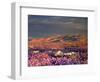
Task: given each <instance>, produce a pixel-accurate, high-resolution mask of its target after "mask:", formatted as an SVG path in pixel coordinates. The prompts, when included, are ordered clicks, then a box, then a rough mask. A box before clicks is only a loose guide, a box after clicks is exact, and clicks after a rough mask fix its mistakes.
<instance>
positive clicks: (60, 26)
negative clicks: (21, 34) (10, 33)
mask: <svg viewBox="0 0 100 82" xmlns="http://www.w3.org/2000/svg"><path fill="white" fill-rule="evenodd" d="M74 33H77V34H78V33H79V34H86V33H87V18H85V17H63V16H38V15H29V16H28V35H29V36H30V37H44V36H48V35H52V34H74Z"/></svg>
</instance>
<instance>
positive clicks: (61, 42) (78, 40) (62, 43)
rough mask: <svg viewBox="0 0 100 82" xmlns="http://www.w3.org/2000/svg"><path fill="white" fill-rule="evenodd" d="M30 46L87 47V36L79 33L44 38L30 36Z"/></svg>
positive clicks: (55, 47) (56, 47)
mask: <svg viewBox="0 0 100 82" xmlns="http://www.w3.org/2000/svg"><path fill="white" fill-rule="evenodd" d="M28 47H29V48H44V49H45V48H50V49H51V48H54V49H62V48H65V47H87V37H86V36H83V35H79V34H75V35H71V34H66V35H52V36H48V37H43V38H29V40H28Z"/></svg>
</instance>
